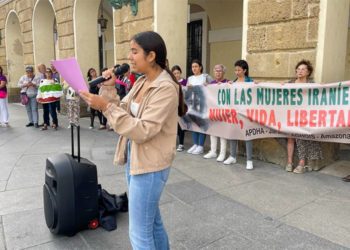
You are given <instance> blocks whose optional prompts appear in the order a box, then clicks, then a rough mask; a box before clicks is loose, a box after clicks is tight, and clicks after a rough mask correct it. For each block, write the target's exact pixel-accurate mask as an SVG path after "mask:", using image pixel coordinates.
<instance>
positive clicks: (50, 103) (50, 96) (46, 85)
mask: <svg viewBox="0 0 350 250" xmlns="http://www.w3.org/2000/svg"><path fill="white" fill-rule="evenodd" d="M61 96H62V86H61V85H60V83H58V82H56V80H54V79H53V78H52V70H51V69H50V68H46V74H45V79H42V80H41V81H40V86H39V91H38V94H37V96H36V99H37V101H38V103H41V104H42V105H43V109H44V126H43V127H42V128H41V130H47V128H48V126H50V115H51V118H52V128H53V129H55V130H57V127H58V119H57V112H56V109H57V108H56V105H57V100H58V99H59V98H61Z"/></svg>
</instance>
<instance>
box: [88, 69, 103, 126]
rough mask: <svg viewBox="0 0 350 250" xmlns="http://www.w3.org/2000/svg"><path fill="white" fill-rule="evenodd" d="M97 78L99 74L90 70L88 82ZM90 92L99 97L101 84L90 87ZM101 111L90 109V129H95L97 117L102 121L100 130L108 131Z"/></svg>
mask: <svg viewBox="0 0 350 250" xmlns="http://www.w3.org/2000/svg"><path fill="white" fill-rule="evenodd" d="M96 78H97V72H96V70H95V69H94V68H90V69H89V70H88V72H87V80H88V81H89V82H90V81H92V80H94V79H96ZM89 87H90V88H89V91H90V93H91V94H95V95H97V94H98V92H99V89H100V87H101V84H98V85H96V86H91V85H90V86H89ZM99 112H100V111H98V110H96V109H94V108H91V107H90V127H89V129H93V128H94V122H95V117H96V115H97V117H98V120H99V121H100V128H99V129H106V125H104V124H103V122H102V115H101V114H99Z"/></svg>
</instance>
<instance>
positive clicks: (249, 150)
mask: <svg viewBox="0 0 350 250" xmlns="http://www.w3.org/2000/svg"><path fill="white" fill-rule="evenodd" d="M235 75H236V79H235V80H233V82H232V84H239V83H243V82H253V79H252V78H250V77H249V65H248V63H247V62H246V61H245V60H238V61H236V62H235ZM237 143H238V140H230V148H231V152H230V156H229V157H228V158H227V159H226V160H225V161H224V164H226V165H230V164H233V163H236V162H237ZM245 148H246V154H247V165H246V169H247V170H252V169H253V168H254V167H253V141H251V140H247V141H245Z"/></svg>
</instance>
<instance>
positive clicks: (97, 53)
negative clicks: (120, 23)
mask: <svg viewBox="0 0 350 250" xmlns="http://www.w3.org/2000/svg"><path fill="white" fill-rule="evenodd" d="M101 20H104V21H101ZM105 21H106V26H105V27H104V25H102V23H103V22H105ZM113 23H114V22H113V10H112V6H110V4H109V3H108V1H106V0H102V1H100V0H90V1H86V0H76V1H75V6H74V30H75V53H76V57H77V60H78V62H79V64H80V68H81V70H82V73H83V75H84V76H86V72H87V71H88V69H89V68H91V67H92V68H95V69H96V70H97V72H99V70H100V69H101V68H103V67H111V66H113V64H114V61H115V60H114V29H113Z"/></svg>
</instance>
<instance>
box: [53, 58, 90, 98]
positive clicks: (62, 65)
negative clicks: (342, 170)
mask: <svg viewBox="0 0 350 250" xmlns="http://www.w3.org/2000/svg"><path fill="white" fill-rule="evenodd" d="M52 65H53V66H55V68H56V69H57V71H58V73H60V75H61V76H62V77H63V79H64V80H65V81H66V82H67V83H68V84H69V86H71V87H72V88H73V89H74V90H75V91H76V92H77V93H79V92H80V91H81V90H84V91H89V89H88V87H87V85H86V82H85V80H84V77H83V74H82V73H81V70H80V66H79V64H78V62H77V59H76V58H74V57H73V58H67V59H61V60H54V61H52Z"/></svg>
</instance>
